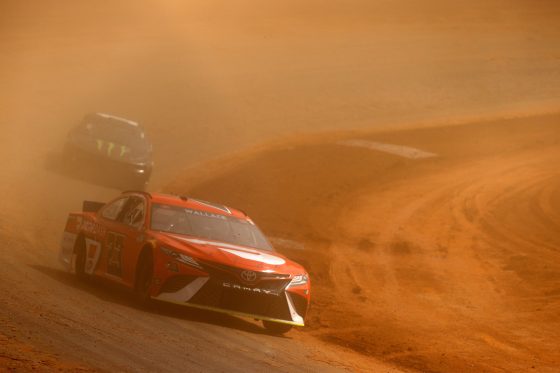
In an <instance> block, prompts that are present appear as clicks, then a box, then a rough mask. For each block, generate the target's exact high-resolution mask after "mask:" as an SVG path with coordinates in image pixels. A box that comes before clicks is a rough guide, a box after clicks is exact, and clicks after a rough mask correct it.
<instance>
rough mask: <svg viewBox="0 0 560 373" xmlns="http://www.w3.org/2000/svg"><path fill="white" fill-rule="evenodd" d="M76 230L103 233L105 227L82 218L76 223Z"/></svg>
mask: <svg viewBox="0 0 560 373" xmlns="http://www.w3.org/2000/svg"><path fill="white" fill-rule="evenodd" d="M78 230H81V231H82V232H85V233H89V234H91V235H94V236H97V235H102V236H103V235H105V227H104V226H102V225H101V224H99V223H95V222H93V221H91V220H83V219H82V221H81V222H79V223H78Z"/></svg>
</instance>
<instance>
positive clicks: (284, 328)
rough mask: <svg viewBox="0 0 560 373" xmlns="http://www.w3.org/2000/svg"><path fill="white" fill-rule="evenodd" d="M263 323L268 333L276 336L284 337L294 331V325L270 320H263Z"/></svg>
mask: <svg viewBox="0 0 560 373" xmlns="http://www.w3.org/2000/svg"><path fill="white" fill-rule="evenodd" d="M262 323H263V326H264V328H265V329H266V330H267V332H269V333H270V334H274V335H282V334H284V333H287V332H289V331H290V330H291V329H292V325H290V324H282V323H278V322H274V321H268V320H263V321H262Z"/></svg>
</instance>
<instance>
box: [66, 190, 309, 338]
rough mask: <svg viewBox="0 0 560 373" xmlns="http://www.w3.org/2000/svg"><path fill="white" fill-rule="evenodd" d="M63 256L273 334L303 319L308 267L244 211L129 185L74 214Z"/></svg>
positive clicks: (70, 265)
mask: <svg viewBox="0 0 560 373" xmlns="http://www.w3.org/2000/svg"><path fill="white" fill-rule="evenodd" d="M60 259H61V261H62V263H63V264H64V266H65V267H66V268H67V269H68V270H70V271H72V272H74V273H75V274H76V275H77V276H78V277H80V278H85V277H90V276H95V277H101V278H104V279H106V280H109V281H112V282H115V283H117V284H120V285H124V286H126V287H129V288H130V289H133V290H134V291H135V292H136V293H137V295H138V297H139V298H140V299H144V300H150V299H156V300H160V301H165V302H171V303H177V304H181V305H185V306H190V307H196V308H200V309H205V310H212V311H218V312H224V313H229V314H233V315H237V316H245V317H251V318H255V319H259V320H263V324H264V326H265V327H266V328H267V329H268V330H270V331H271V332H272V333H284V332H286V331H288V330H289V329H290V328H291V327H292V326H294V325H296V326H303V325H304V319H305V316H306V313H307V310H308V306H309V300H310V282H309V275H308V274H307V272H306V271H305V269H304V268H303V267H302V266H300V265H299V264H297V263H294V262H292V261H290V260H289V259H287V258H286V257H284V256H282V255H281V254H279V253H277V252H275V251H274V249H273V247H272V246H271V244H270V243H269V242H268V240H267V239H266V238H265V236H264V235H263V233H262V232H261V231H260V230H259V228H258V227H257V226H256V225H255V223H253V221H252V220H251V219H250V218H249V217H248V216H247V215H246V214H245V213H243V212H242V211H239V210H235V209H232V208H229V207H226V206H222V205H217V204H213V203H209V202H205V201H200V200H197V199H192V198H186V197H179V196H172V195H165V194H155V193H145V192H125V193H123V194H122V195H120V196H118V197H117V198H115V199H114V200H113V201H111V202H109V203H107V204H102V203H96V202H84V212H77V213H71V214H70V215H69V217H68V220H67V223H66V228H65V230H64V236H63V239H62V245H61V252H60Z"/></svg>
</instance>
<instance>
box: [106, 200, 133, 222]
mask: <svg viewBox="0 0 560 373" xmlns="http://www.w3.org/2000/svg"><path fill="white" fill-rule="evenodd" d="M128 199H129V198H128V197H124V198H119V199H118V200H116V201H114V202H111V203H110V204H108V205H107V206H106V207H105V208H104V209H103V211H102V212H101V216H102V217H104V218H105V219H109V220H117V217H118V216H119V215H120V214H121V212H122V210H123V207H124V206H125V203H126V202H127V201H128Z"/></svg>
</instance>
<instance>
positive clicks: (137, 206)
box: [117, 196, 145, 228]
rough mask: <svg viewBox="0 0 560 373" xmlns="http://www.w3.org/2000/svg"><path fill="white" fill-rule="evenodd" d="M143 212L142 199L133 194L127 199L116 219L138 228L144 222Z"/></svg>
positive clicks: (143, 204)
mask: <svg viewBox="0 0 560 373" xmlns="http://www.w3.org/2000/svg"><path fill="white" fill-rule="evenodd" d="M144 212H145V203H144V200H143V199H142V198H140V197H134V196H133V197H130V198H129V199H128V201H127V203H126V204H125V206H124V208H123V210H122V211H121V213H120V214H119V217H118V219H117V220H118V221H120V222H121V223H123V224H126V225H128V226H131V227H133V228H139V227H140V226H141V225H142V223H143V222H144V216H145V213H144Z"/></svg>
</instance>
